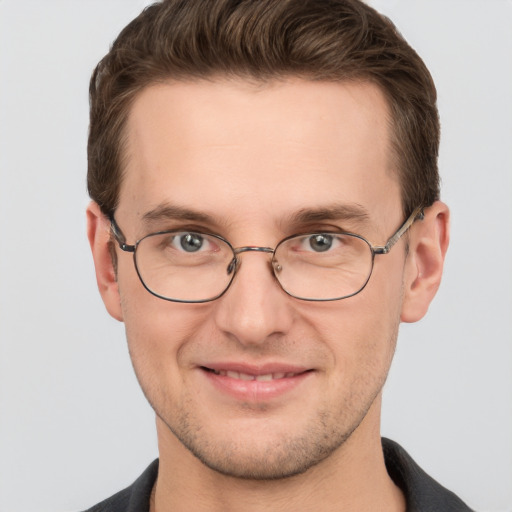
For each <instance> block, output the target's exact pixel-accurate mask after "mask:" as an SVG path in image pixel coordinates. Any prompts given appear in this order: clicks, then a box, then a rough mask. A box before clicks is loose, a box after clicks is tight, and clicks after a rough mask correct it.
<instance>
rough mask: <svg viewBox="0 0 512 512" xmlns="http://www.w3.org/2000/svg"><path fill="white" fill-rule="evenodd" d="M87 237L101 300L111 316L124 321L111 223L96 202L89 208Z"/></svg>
mask: <svg viewBox="0 0 512 512" xmlns="http://www.w3.org/2000/svg"><path fill="white" fill-rule="evenodd" d="M87 237H88V239H89V244H90V246H91V251H92V257H93V259H94V267H95V270H96V282H97V283H98V289H99V291H100V294H101V298H102V299H103V302H104V304H105V307H106V308H107V311H108V312H109V313H110V315H111V316H112V317H114V318H115V319H116V320H119V321H123V315H122V310H121V298H120V296H119V288H118V285H117V279H116V272H115V269H114V265H113V262H112V255H111V252H110V251H111V249H110V244H111V241H110V240H111V239H110V222H109V220H108V219H107V218H106V217H105V215H104V214H103V213H102V212H101V210H100V207H99V206H98V205H97V203H95V202H94V201H93V202H91V203H90V204H89V206H88V207H87Z"/></svg>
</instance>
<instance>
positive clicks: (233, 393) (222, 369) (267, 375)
mask: <svg viewBox="0 0 512 512" xmlns="http://www.w3.org/2000/svg"><path fill="white" fill-rule="evenodd" d="M199 368H200V369H201V370H202V373H203V375H205V376H206V378H207V381H209V382H210V383H211V384H212V385H213V388H214V389H216V390H217V391H220V392H221V394H222V395H226V394H227V395H228V396H230V397H231V398H235V399H236V400H242V401H244V402H267V401H268V400H271V399H276V398H278V397H281V396H284V395H287V394H288V393H290V392H292V391H293V390H296V389H297V388H298V387H300V386H301V384H302V383H303V382H304V381H306V380H309V377H310V376H312V375H313V374H314V373H315V371H314V370H313V369H307V368H299V367H296V366H293V367H292V366H288V365H266V366H263V367H252V366H251V367H249V366H246V365H235V364H229V363H227V364H219V365H215V366H214V367H213V368H212V367H210V366H200V367H199Z"/></svg>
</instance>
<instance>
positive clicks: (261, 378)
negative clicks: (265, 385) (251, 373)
mask: <svg viewBox="0 0 512 512" xmlns="http://www.w3.org/2000/svg"><path fill="white" fill-rule="evenodd" d="M276 378H278V377H276ZM256 380H259V381H267V380H272V374H271V373H267V374H266V375H257V376H256Z"/></svg>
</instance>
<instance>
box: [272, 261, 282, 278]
mask: <svg viewBox="0 0 512 512" xmlns="http://www.w3.org/2000/svg"><path fill="white" fill-rule="evenodd" d="M272 267H273V268H274V274H276V275H277V274H279V272H281V270H283V267H282V266H281V265H280V264H279V262H278V261H277V260H272Z"/></svg>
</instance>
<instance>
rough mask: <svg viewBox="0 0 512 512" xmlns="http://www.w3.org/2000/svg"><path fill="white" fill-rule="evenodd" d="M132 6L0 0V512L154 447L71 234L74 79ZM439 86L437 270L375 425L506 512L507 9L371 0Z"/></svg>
mask: <svg viewBox="0 0 512 512" xmlns="http://www.w3.org/2000/svg"><path fill="white" fill-rule="evenodd" d="M146 3H147V2H144V1H143V0H107V1H106V0H87V1H85V0H83V1H78V0H74V1H71V0H46V1H44V2H43V1H21V0H3V1H2V0H0V116H1V117H0V172H1V175H0V176H1V177H0V180H1V181H0V234H1V237H0V511H1V512H44V511H48V512H50V511H51V512H61V511H62V512H63V511H73V510H80V509H83V508H85V507H87V506H90V505H92V504H93V503H95V502H97V501H99V500H100V499H102V498H105V497H106V496H107V495H110V494H112V493H113V492H115V491H117V490H119V489H120V488H121V487H124V486H125V485H127V484H129V483H131V481H132V480H133V479H134V478H135V477H136V476H138V474H139V473H140V472H141V471H142V469H143V468H144V467H145V466H146V464H148V463H149V462H150V461H151V460H152V459H153V458H154V457H155V456H156V454H157V448H156V439H155V437H156V436H155V433H154V420H153V415H152V411H151V409H150V408H149V406H148V405H147V404H146V402H145V400H144V398H143V396H142V393H141V392H140V390H139V388H138V384H137V382H136V380H135V377H134V376H133V372H132V369H131V365H130V361H129V358H128V354H127V349H126V345H125V340H124V331H123V326H122V325H121V324H118V323H116V322H115V321H114V320H112V319H110V317H108V316H107V314H106V312H105V311H104V309H103V304H102V303H101V300H100V297H99V294H98V293H97V291H96V285H95V279H94V273H93V265H92V259H91V257H90V255H89V249H88V245H87V243H86V236H85V217H84V208H85V206H86V204H87V201H88V199H87V196H86V193H85V172H86V153H85V145H86V136H87V122H88V105H87V87H88V79H89V75H90V72H91V70H92V68H93V66H94V64H95V63H96V62H97V61H98V60H99V58H101V56H102V55H103V54H104V53H105V52H106V51H107V49H108V45H109V44H110V43H111V41H112V40H113V38H114V37H115V36H116V34H117V33H118V32H119V30H120V29H121V28H122V27H123V26H124V25H125V24H126V23H127V22H128V21H129V20H130V19H131V18H132V17H134V16H135V15H136V14H137V13H138V12H139V10H140V9H141V7H142V6H143V5H144V4H146ZM373 4H374V5H375V6H377V7H378V8H380V9H381V10H382V11H383V12H385V13H387V14H388V15H389V16H390V17H391V18H392V19H393V20H394V21H395V22H396V24H397V25H398V27H399V28H400V30H401V31H402V33H403V34H404V35H405V36H406V38H407V39H408V40H409V41H410V42H411V44H412V45H413V46H414V47H415V48H416V49H417V50H418V52H419V53H420V55H422V57H423V58H424V59H425V61H426V63H427V65H428V66H429V67H430V69H431V71H432V73H433V75H434V78H435V80H436V83H437V86H438V90H439V106H440V112H441V118H442V125H443V141H442V147H441V158H440V167H441V172H442V176H443V182H444V186H443V199H444V200H445V201H447V202H448V203H449V204H450V206H451V208H452V215H453V219H452V243H451V248H450V251H449V255H448V260H447V265H446V272H445V278H444V281H443V284H442V287H441V290H440V292H439V295H438V297H437V298H436V300H435V302H434V304H433V305H432V307H431V309H430V312H429V315H428V316H427V318H426V319H425V320H423V321H421V322H420V323H419V324H415V325H405V326H403V328H402V331H401V336H400V338H401V339H400V342H399V348H398V352H397V355H396V360H395V363H394V368H393V370H392V373H391V375H390V378H389V381H388V384H387V388H386V392H385V399H384V415H383V433H384V434H385V435H387V436H389V437H391V438H393V439H396V440H397V441H399V442H400V443H401V444H403V446H404V447H405V448H406V449H408V450H409V451H410V453H411V454H412V455H413V457H414V458H415V459H416V460H417V461H418V462H419V463H420V465H422V466H423V467H424V469H426V470H427V471H428V472H430V473H431V474H432V476H434V477H435V478H437V479H438V480H440V481H441V482H442V483H443V484H444V485H446V486H447V487H449V488H451V489H453V490H454V491H455V492H456V493H458V494H459V495H460V496H461V497H462V498H463V499H465V500H467V502H468V503H469V504H470V505H472V506H473V507H474V508H475V509H477V510H481V511H492V512H498V511H499V512H501V511H503V512H505V511H512V343H511V342H512V334H511V333H512V328H511V316H512V300H511V289H512V273H511V267H512V265H511V249H512V235H511V233H512V225H511V224H512V208H511V194H512V183H511V181H512V180H511V176H512V149H511V148H512V2H510V1H509V0H380V1H377V0H374V1H373Z"/></svg>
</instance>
